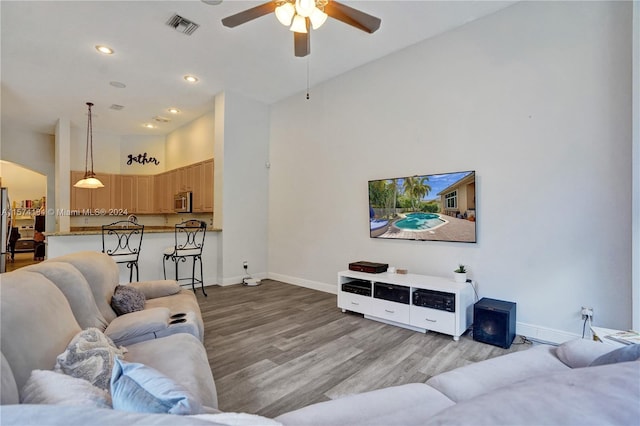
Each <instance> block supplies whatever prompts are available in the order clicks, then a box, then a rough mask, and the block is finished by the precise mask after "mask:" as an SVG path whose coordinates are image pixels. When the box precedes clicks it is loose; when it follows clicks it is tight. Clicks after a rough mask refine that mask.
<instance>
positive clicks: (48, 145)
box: [0, 123, 56, 231]
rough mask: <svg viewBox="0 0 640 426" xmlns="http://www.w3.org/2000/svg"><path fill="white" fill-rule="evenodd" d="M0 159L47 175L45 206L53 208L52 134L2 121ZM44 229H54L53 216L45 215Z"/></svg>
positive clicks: (53, 158)
mask: <svg viewBox="0 0 640 426" xmlns="http://www.w3.org/2000/svg"><path fill="white" fill-rule="evenodd" d="M1 132H2V133H1V135H0V139H1V140H2V149H1V151H0V159H2V160H5V161H10V162H12V163H15V164H18V165H21V166H23V167H25V168H27V169H29V170H33V171H35V172H38V173H41V174H43V175H45V176H47V194H46V195H47V207H50V208H55V198H56V194H55V139H54V137H53V136H52V135H47V134H44V133H35V132H31V131H24V130H20V129H17V128H13V127H11V126H7V125H6V124H4V123H3V125H2V130H1ZM46 229H47V230H48V231H53V230H55V218H54V217H53V216H47V224H46Z"/></svg>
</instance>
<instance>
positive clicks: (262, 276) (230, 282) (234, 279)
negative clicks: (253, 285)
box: [205, 273, 267, 287]
mask: <svg viewBox="0 0 640 426" xmlns="http://www.w3.org/2000/svg"><path fill="white" fill-rule="evenodd" d="M246 277H247V276H246V275H238V276H235V277H227V278H224V279H223V280H222V283H220V284H219V285H220V286H222V287H224V286H228V285H234V284H242V279H243V278H246ZM251 277H252V278H258V279H260V280H264V279H266V278H267V274H265V273H259V274H251ZM205 285H206V284H205Z"/></svg>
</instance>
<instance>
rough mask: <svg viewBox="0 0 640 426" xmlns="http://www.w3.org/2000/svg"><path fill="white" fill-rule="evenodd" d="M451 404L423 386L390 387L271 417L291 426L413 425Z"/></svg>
mask: <svg viewBox="0 0 640 426" xmlns="http://www.w3.org/2000/svg"><path fill="white" fill-rule="evenodd" d="M452 405H454V403H453V401H451V400H450V399H449V398H447V397H446V396H444V395H443V394H441V393H440V392H438V391H437V390H435V389H433V388H431V387H430V386H427V385H425V384H423V383H411V384H407V385H402V386H392V387H388V388H383V389H378V390H374V391H370V392H364V393H359V394H354V395H348V396H344V397H341V398H338V399H334V400H332V401H327V402H320V403H317V404H313V405H309V406H307V407H303V408H300V409H298V410H295V411H290V412H288V413H285V414H282V415H280V416H278V417H276V418H275V420H277V421H279V422H280V423H282V424H284V425H291V426H294V425H295V426H310V425H317V426H332V425H336V426H338V425H340V426H342V425H349V426H354V425H362V426H373V425H381V426H382V425H384V426H392V425H399V426H400V425H414V424H420V423H421V422H422V419H427V418H429V417H431V416H432V415H434V414H436V413H438V412H439V411H441V410H443V409H446V408H447V407H451V406H452Z"/></svg>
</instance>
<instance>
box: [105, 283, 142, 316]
mask: <svg viewBox="0 0 640 426" xmlns="http://www.w3.org/2000/svg"><path fill="white" fill-rule="evenodd" d="M144 302H145V297H144V293H142V292H141V291H140V290H138V289H136V288H133V287H131V286H128V285H119V286H116V288H115V290H114V291H113V296H112V297H111V307H112V308H113V310H114V311H115V313H116V314H118V315H124V314H130V313H131V312H136V311H141V310H143V309H144Z"/></svg>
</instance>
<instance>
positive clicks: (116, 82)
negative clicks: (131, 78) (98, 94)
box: [109, 81, 127, 89]
mask: <svg viewBox="0 0 640 426" xmlns="http://www.w3.org/2000/svg"><path fill="white" fill-rule="evenodd" d="M109 84H110V85H111V86H113V87H117V88H118V89H124V88H125V87H127V85H126V84H124V83H120V82H119V81H110V82H109Z"/></svg>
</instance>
